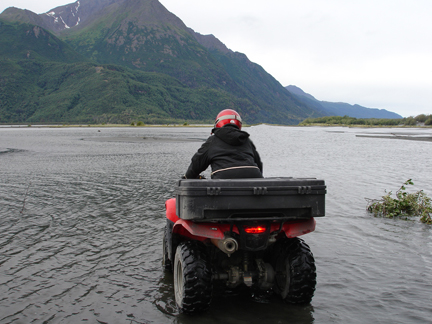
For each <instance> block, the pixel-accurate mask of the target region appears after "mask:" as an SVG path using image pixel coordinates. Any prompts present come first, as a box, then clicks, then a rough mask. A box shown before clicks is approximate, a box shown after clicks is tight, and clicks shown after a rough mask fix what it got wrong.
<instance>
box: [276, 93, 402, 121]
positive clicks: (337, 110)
mask: <svg viewBox="0 0 432 324" xmlns="http://www.w3.org/2000/svg"><path fill="white" fill-rule="evenodd" d="M285 89H287V90H288V91H289V92H291V93H292V94H293V95H295V96H296V97H297V98H299V100H301V101H303V102H304V103H306V104H308V105H310V106H313V107H315V108H316V109H318V110H321V111H324V112H325V114H326V115H327V116H349V117H355V118H378V119H399V118H403V117H402V116H401V115H399V114H396V113H394V112H391V111H388V110H385V109H377V108H366V107H362V106H360V105H350V104H348V103H344V102H328V101H319V100H317V99H315V98H314V97H313V96H312V95H310V94H309V93H306V92H304V91H303V90H302V89H300V88H299V87H296V86H294V85H290V86H287V87H285Z"/></svg>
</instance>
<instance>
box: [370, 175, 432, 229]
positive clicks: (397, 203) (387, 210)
mask: <svg viewBox="0 0 432 324" xmlns="http://www.w3.org/2000/svg"><path fill="white" fill-rule="evenodd" d="M407 185H414V183H413V182H412V180H411V179H409V180H407V181H406V182H405V183H404V184H403V185H402V186H401V187H400V188H399V190H398V191H396V198H392V192H391V191H390V192H389V193H388V194H387V195H385V196H382V198H381V199H378V200H377V199H366V200H367V201H368V206H367V210H368V211H369V212H371V213H373V214H374V215H375V216H383V217H387V218H395V217H404V218H405V219H408V217H411V216H420V221H421V222H423V223H426V224H432V219H431V213H432V204H431V198H430V197H428V196H427V195H426V194H425V193H424V192H423V190H420V191H417V192H415V193H408V192H407V191H406V187H405V186H407Z"/></svg>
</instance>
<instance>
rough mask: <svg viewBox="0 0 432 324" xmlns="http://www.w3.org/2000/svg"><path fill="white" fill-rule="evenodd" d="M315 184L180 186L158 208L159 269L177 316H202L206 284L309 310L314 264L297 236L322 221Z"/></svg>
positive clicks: (320, 187) (189, 182)
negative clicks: (162, 217) (168, 278)
mask: <svg viewBox="0 0 432 324" xmlns="http://www.w3.org/2000/svg"><path fill="white" fill-rule="evenodd" d="M325 194H326V186H325V183H324V181H323V180H317V179H298V178H260V179H213V180H210V179H204V180H198V179H182V180H179V181H178V183H177V188H176V198H171V199H169V200H167V201H166V203H165V207H166V218H167V224H166V226H165V230H164V237H163V267H164V269H165V270H167V271H172V272H173V274H174V294H175V301H176V304H177V306H178V309H179V311H180V312H182V313H186V314H192V313H196V312H201V311H203V310H205V309H207V308H208V307H209V305H210V303H211V299H212V291H213V286H214V284H217V283H221V284H222V285H225V286H226V287H228V288H230V289H233V288H236V287H238V286H240V285H245V286H247V287H250V288H253V289H260V290H264V291H270V290H273V291H274V292H275V293H277V294H278V295H279V296H280V297H281V298H282V299H283V300H285V301H286V302H288V303H292V304H309V303H310V302H311V300H312V297H313V295H314V291H315V286H316V269H315V261H314V257H313V255H312V252H311V250H310V248H309V246H308V245H307V244H306V243H305V242H304V241H303V240H302V239H300V238H299V236H301V235H304V234H307V233H310V232H313V231H314V230H315V224H316V222H315V219H314V218H315V217H321V216H324V209H325Z"/></svg>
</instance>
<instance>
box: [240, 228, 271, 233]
mask: <svg viewBox="0 0 432 324" xmlns="http://www.w3.org/2000/svg"><path fill="white" fill-rule="evenodd" d="M244 230H245V232H246V233H247V234H262V233H265V231H267V228H266V227H265V226H245V227H244Z"/></svg>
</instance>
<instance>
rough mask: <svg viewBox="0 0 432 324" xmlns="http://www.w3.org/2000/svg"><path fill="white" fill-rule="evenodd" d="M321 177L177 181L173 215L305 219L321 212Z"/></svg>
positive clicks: (205, 218) (199, 218)
mask: <svg viewBox="0 0 432 324" xmlns="http://www.w3.org/2000/svg"><path fill="white" fill-rule="evenodd" d="M325 194H326V186H325V183H324V180H317V179H303V178H262V179H259V178H258V179H211V180H210V179H209V180H195V179H185V180H179V181H178V185H177V189H176V212H177V216H178V217H180V218H181V219H185V220H194V221H228V220H237V219H244V220H246V219H249V220H257V219H269V218H272V219H286V220H295V219H306V218H310V217H320V216H324V214H325Z"/></svg>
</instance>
